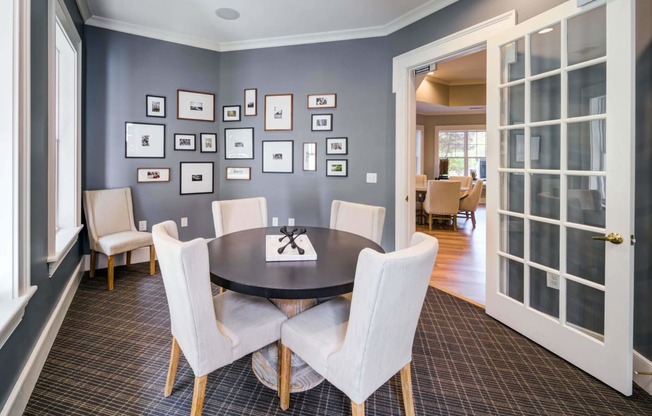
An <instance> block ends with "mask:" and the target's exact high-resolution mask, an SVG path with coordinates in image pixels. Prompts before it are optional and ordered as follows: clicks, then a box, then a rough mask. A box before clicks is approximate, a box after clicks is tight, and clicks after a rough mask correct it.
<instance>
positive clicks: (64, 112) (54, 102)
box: [48, 0, 81, 276]
mask: <svg viewBox="0 0 652 416" xmlns="http://www.w3.org/2000/svg"><path fill="white" fill-rule="evenodd" d="M50 1H51V6H50V11H51V30H50V37H51V39H54V42H52V43H51V44H52V45H53V49H52V50H51V51H50V59H49V71H50V80H51V85H50V91H49V96H50V102H49V105H50V126H49V130H50V134H49V136H50V138H49V140H50V146H49V161H48V164H49V172H50V175H49V181H50V182H49V183H48V187H49V189H50V192H49V211H48V224H49V230H48V263H50V276H52V275H53V274H54V271H55V270H56V268H57V267H58V265H59V264H60V263H61V261H62V260H63V258H64V257H65V256H66V254H67V253H68V251H70V249H71V248H72V246H73V245H74V243H75V241H77V235H78V234H79V231H80V230H81V213H80V208H79V206H80V203H81V189H80V176H79V172H80V165H81V162H80V129H81V124H80V119H81V112H80V103H81V95H80V92H81V39H80V38H79V35H78V34H77V31H76V29H75V26H74V24H73V22H72V19H71V18H70V15H69V14H68V12H67V10H66V8H65V5H64V4H62V1H63V0H50Z"/></svg>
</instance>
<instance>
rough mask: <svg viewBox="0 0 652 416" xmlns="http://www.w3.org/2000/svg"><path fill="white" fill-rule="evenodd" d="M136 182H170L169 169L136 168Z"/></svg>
mask: <svg viewBox="0 0 652 416" xmlns="http://www.w3.org/2000/svg"><path fill="white" fill-rule="evenodd" d="M136 180H137V181H138V182H139V183H143V182H170V168H138V170H137V171H136Z"/></svg>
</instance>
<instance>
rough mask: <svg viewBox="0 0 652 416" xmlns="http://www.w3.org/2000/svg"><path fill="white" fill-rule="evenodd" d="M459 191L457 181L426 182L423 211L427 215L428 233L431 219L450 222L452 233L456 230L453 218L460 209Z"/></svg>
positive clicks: (430, 228) (459, 187)
mask: <svg viewBox="0 0 652 416" xmlns="http://www.w3.org/2000/svg"><path fill="white" fill-rule="evenodd" d="M460 189H461V185H460V182H458V181H428V190H427V191H426V200H425V201H423V210H424V211H425V212H426V214H427V215H428V229H429V230H430V231H432V220H433V218H439V219H445V220H451V221H452V222H453V231H455V230H456V229H457V224H456V223H455V218H456V217H457V212H458V210H459V207H460Z"/></svg>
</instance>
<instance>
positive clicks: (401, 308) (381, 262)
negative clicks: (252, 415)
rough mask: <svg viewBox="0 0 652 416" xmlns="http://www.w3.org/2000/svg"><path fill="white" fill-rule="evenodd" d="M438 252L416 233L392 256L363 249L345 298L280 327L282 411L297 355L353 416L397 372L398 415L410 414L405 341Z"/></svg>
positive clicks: (432, 242) (410, 341) (416, 317)
mask: <svg viewBox="0 0 652 416" xmlns="http://www.w3.org/2000/svg"><path fill="white" fill-rule="evenodd" d="M438 248H439V243H438V241H437V239H436V238H434V237H430V236H428V235H426V234H423V233H415V234H414V235H413V236H412V239H411V242H410V247H409V248H406V249H403V250H400V251H395V252H393V253H387V254H381V253H378V252H376V251H374V250H371V249H369V248H366V249H364V250H362V251H361V252H360V256H359V257H358V264H357V268H356V275H355V286H354V287H353V296H352V298H351V299H350V300H349V299H348V298H346V297H343V296H339V297H336V298H334V299H333V300H330V301H328V302H325V303H322V304H321V305H319V306H316V307H314V308H312V309H309V310H307V311H304V312H302V313H301V314H299V315H295V316H294V317H292V318H290V319H289V320H287V321H286V322H285V323H284V324H283V326H282V328H281V344H282V345H281V349H280V353H279V354H280V359H281V375H280V391H279V397H280V405H281V408H282V409H284V410H286V409H288V408H289V405H290V394H289V389H290V381H289V380H290V374H289V373H290V361H291V358H292V354H297V355H298V356H299V357H301V358H302V359H303V360H304V361H305V362H306V363H308V365H310V367H312V368H313V369H314V370H315V371H316V372H317V373H319V374H321V375H322V376H323V377H324V378H326V380H328V381H329V382H330V383H331V384H333V385H334V386H335V387H337V388H338V389H340V390H341V391H342V392H343V393H344V394H346V395H347V396H348V398H349V399H350V400H351V410H352V414H353V415H358V416H362V415H364V402H365V401H366V400H367V398H368V397H369V396H371V395H372V394H373V393H374V392H375V391H376V390H377V389H378V388H379V387H380V386H382V385H383V384H385V383H386V382H387V381H388V380H389V379H390V378H391V377H392V376H393V375H394V374H396V373H397V372H399V371H400V373H401V386H402V390H403V402H404V406H405V413H406V414H407V415H414V400H413V396H412V381H411V375H410V373H411V368H410V362H411V360H412V344H413V341H414V334H415V331H416V328H417V323H418V321H419V315H420V314H421V307H422V305H423V301H424V299H425V296H426V292H427V290H428V283H429V281H430V274H431V272H432V268H433V265H434V262H435V258H436V256H437V250H438ZM406 300H408V301H406Z"/></svg>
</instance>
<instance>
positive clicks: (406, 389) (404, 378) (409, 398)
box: [401, 363, 414, 416]
mask: <svg viewBox="0 0 652 416" xmlns="http://www.w3.org/2000/svg"><path fill="white" fill-rule="evenodd" d="M401 390H402V391H403V404H404V406H405V414H406V415H407V416H414V396H413V395H412V374H411V371H410V363H408V364H407V365H406V366H405V367H403V368H401Z"/></svg>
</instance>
